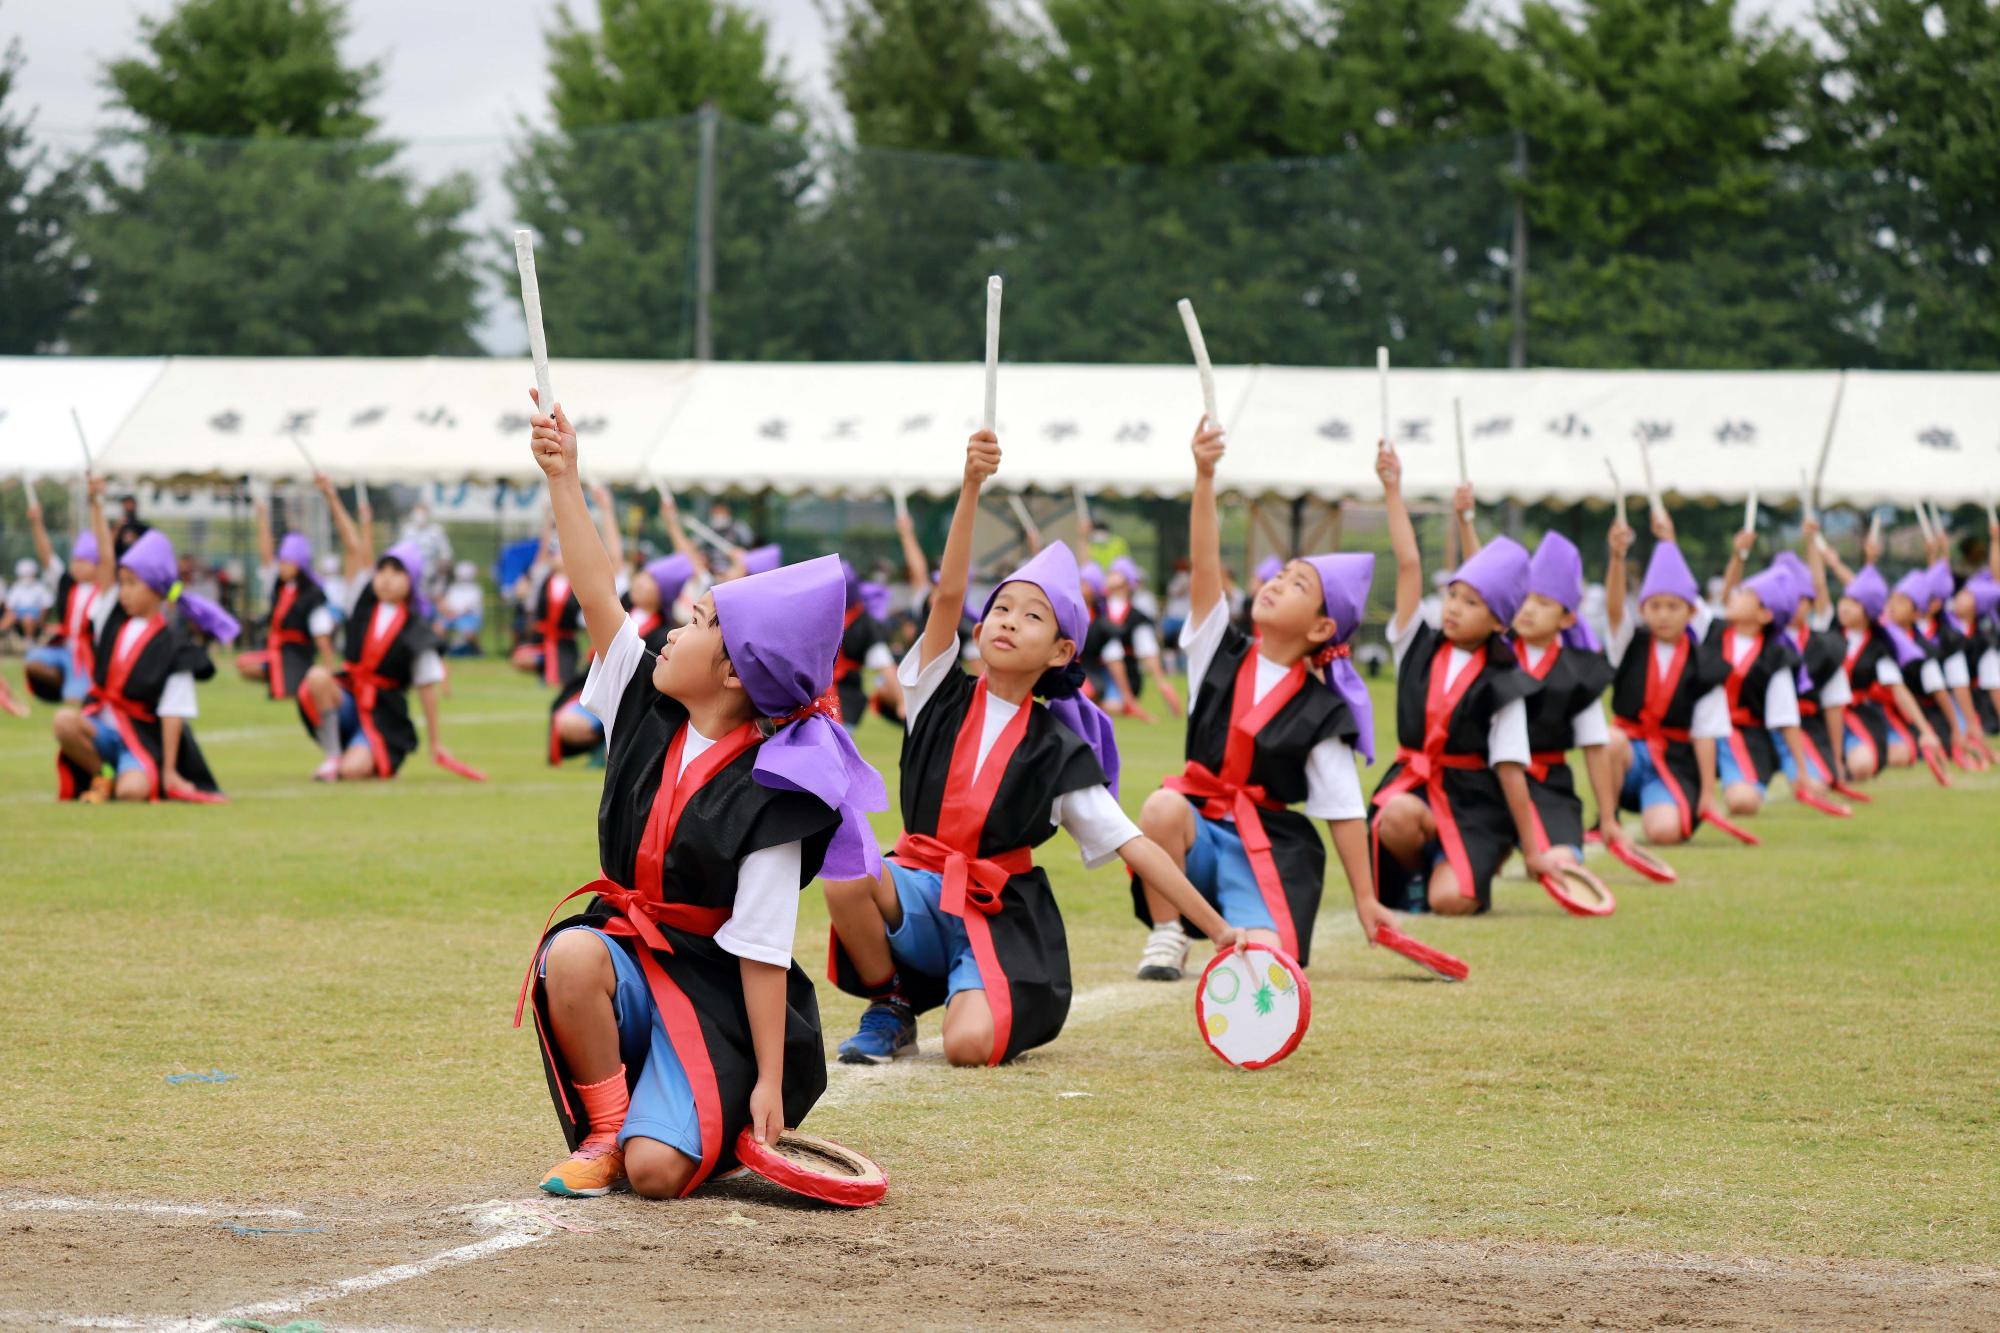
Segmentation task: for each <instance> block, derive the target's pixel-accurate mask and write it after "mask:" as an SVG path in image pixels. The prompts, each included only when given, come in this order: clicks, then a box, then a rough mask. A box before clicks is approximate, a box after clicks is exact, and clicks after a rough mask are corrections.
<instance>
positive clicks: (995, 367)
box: [980, 273, 1000, 430]
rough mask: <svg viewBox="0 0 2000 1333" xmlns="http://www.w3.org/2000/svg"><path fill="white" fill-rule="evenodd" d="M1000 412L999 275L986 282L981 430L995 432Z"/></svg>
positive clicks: (996, 274)
mask: <svg viewBox="0 0 2000 1333" xmlns="http://www.w3.org/2000/svg"><path fill="white" fill-rule="evenodd" d="M999 410H1000V275H999V274H998V273H995V274H994V275H993V276H992V277H990V278H988V279H987V280H986V412H985V415H983V416H982V417H981V418H980V429H981V430H997V429H998V427H997V426H996V424H995V423H996V422H997V421H998V420H999V419H1000V418H999Z"/></svg>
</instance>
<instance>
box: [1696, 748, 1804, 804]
mask: <svg viewBox="0 0 2000 1333" xmlns="http://www.w3.org/2000/svg"><path fill="white" fill-rule="evenodd" d="M1779 748H1780V749H1781V750H1782V749H1786V748H1789V747H1783V746H1781V747H1779ZM1786 757H1787V758H1789V757H1790V756H1789V755H1788V756H1786ZM1788 776H1789V775H1788ZM1715 780H1716V782H1717V783H1718V784H1719V785H1721V786H1724V787H1734V786H1736V785H1737V784H1738V783H1747V784H1748V785H1750V786H1752V787H1755V788H1756V789H1757V794H1758V795H1759V796H1762V795H1763V794H1764V784H1763V783H1761V782H1759V781H1757V775H1756V774H1755V773H1754V772H1752V773H1745V772H1744V771H1743V767H1742V765H1740V764H1738V763H1737V762H1736V747H1735V746H1734V745H1731V744H1730V743H1729V742H1728V741H1717V742H1716V743H1715Z"/></svg>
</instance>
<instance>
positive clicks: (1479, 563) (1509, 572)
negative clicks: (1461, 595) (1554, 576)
mask: <svg viewBox="0 0 2000 1333" xmlns="http://www.w3.org/2000/svg"><path fill="white" fill-rule="evenodd" d="M1528 563H1529V562H1528V548H1527V547H1525V546H1523V545H1521V543H1519V542H1517V541H1515V540H1514V539H1513V538H1512V537H1495V538H1494V539H1493V540H1492V541H1490V542H1488V543H1487V544H1486V545H1484V546H1482V547H1480V548H1479V552H1478V554H1477V555H1474V556H1473V557H1472V559H1470V560H1468V561H1466V562H1465V563H1464V564H1462V565H1460V566H1459V567H1458V568H1457V569H1456V570H1453V571H1452V575H1451V582H1453V583H1463V584H1464V585H1465V586H1466V587H1468V588H1470V589H1472V590H1473V591H1474V592H1476V593H1478V594H1479V597H1480V600H1481V601H1483V602H1485V603H1486V609H1487V610H1489V611H1491V612H1492V613H1493V615H1494V617H1495V618H1496V619H1498V620H1499V622H1500V628H1501V630H1502V631H1503V632H1504V631H1505V630H1506V629H1507V628H1508V627H1509V626H1511V625H1512V624H1513V623H1514V617H1515V615H1517V614H1518V613H1519V612H1520V610H1521V603H1522V602H1523V601H1525V600H1527V596H1528Z"/></svg>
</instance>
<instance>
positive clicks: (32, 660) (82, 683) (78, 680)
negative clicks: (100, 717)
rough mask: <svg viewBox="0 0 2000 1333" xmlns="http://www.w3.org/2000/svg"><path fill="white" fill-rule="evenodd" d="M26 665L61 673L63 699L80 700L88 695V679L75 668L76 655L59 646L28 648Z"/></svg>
mask: <svg viewBox="0 0 2000 1333" xmlns="http://www.w3.org/2000/svg"><path fill="white" fill-rule="evenodd" d="M28 665H29V666H44V667H54V668H55V669H56V670H58V671H60V672H62V697H63V698H65V699H81V698H83V696H84V695H86V694H89V693H90V677H89V676H86V675H84V674H83V672H82V671H80V670H79V669H78V668H77V665H76V654H75V653H73V652H71V651H70V650H69V649H68V648H67V647H65V646H63V645H61V644H44V645H42V646H41V647H39V648H30V649H29V650H28Z"/></svg>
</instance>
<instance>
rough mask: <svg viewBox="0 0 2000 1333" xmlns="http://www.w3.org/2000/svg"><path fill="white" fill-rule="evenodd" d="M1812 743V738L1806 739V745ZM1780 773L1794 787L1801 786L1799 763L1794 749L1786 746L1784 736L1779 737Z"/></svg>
mask: <svg viewBox="0 0 2000 1333" xmlns="http://www.w3.org/2000/svg"><path fill="white" fill-rule="evenodd" d="M1812 743H1813V741H1812V737H1810V736H1808V737H1806V744H1807V745H1811V744H1812ZM1778 771H1779V772H1780V773H1783V774H1784V775H1785V781H1787V782H1789V783H1791V784H1792V785H1793V786H1794V787H1796V786H1798V785H1799V761H1798V759H1797V757H1796V756H1794V755H1793V754H1792V747H1791V746H1789V745H1787V744H1785V740H1784V737H1782V736H1780V737H1778Z"/></svg>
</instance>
